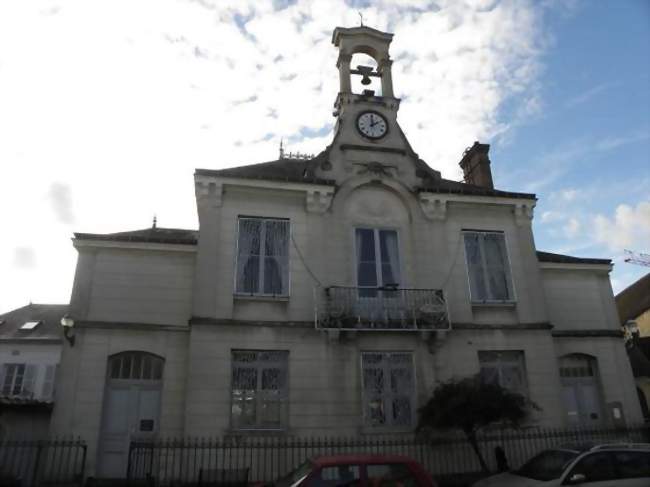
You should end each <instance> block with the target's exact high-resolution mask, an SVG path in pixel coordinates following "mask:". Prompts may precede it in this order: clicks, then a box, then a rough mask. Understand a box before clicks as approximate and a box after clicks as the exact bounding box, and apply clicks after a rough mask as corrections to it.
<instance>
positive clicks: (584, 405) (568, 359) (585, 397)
mask: <svg viewBox="0 0 650 487" xmlns="http://www.w3.org/2000/svg"><path fill="white" fill-rule="evenodd" d="M560 377H561V379H562V393H563V396H564V407H565V409H566V412H567V416H568V419H569V423H570V424H571V425H575V426H598V425H600V424H602V423H603V420H604V418H603V410H602V400H601V396H600V388H599V384H598V369H597V365H596V361H595V360H594V359H593V358H592V357H588V356H585V355H577V354H576V355H567V356H565V357H562V358H561V359H560Z"/></svg>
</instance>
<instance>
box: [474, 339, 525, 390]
mask: <svg viewBox="0 0 650 487" xmlns="http://www.w3.org/2000/svg"><path fill="white" fill-rule="evenodd" d="M478 361H479V365H480V367H481V380H483V382H486V383H488V384H498V385H500V386H501V387H503V388H505V389H508V390H509V391H512V392H517V393H519V394H522V395H523V396H527V395H528V383H527V381H526V366H525V364H524V352H522V351H520V350H504V351H479V352H478Z"/></svg>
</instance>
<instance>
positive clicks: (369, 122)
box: [357, 112, 388, 139]
mask: <svg viewBox="0 0 650 487" xmlns="http://www.w3.org/2000/svg"><path fill="white" fill-rule="evenodd" d="M357 129H359V132H361V134H362V135H364V136H366V137H368V138H369V139H380V138H382V137H383V136H384V135H386V132H388V122H387V121H386V119H385V118H384V117H383V116H381V115H379V114H378V113H377V112H363V113H362V114H361V115H359V117H358V118H357Z"/></svg>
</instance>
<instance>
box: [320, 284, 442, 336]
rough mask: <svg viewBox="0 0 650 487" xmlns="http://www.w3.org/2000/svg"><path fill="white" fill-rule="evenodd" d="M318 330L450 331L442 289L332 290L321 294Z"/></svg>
mask: <svg viewBox="0 0 650 487" xmlns="http://www.w3.org/2000/svg"><path fill="white" fill-rule="evenodd" d="M319 301H320V302H319V303H318V306H317V309H316V327H317V328H321V329H339V330H410V331H418V330H447V329H449V323H450V321H449V312H448V310H447V303H446V301H445V298H444V296H443V293H442V290H441V289H402V288H397V287H392V286H385V287H377V288H359V287H346V286H330V287H327V288H325V289H324V291H322V293H321V299H320V300H319Z"/></svg>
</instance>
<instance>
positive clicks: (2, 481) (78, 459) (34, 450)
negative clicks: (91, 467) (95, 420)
mask: <svg viewBox="0 0 650 487" xmlns="http://www.w3.org/2000/svg"><path fill="white" fill-rule="evenodd" d="M85 464H86V443H85V442H84V441H82V440H81V439H79V438H54V439H48V440H6V441H2V442H0V485H3V486H14V485H15V486H21V487H31V486H41V485H48V486H58V485H70V486H72V485H83V481H84V473H85V472H84V469H85Z"/></svg>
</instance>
